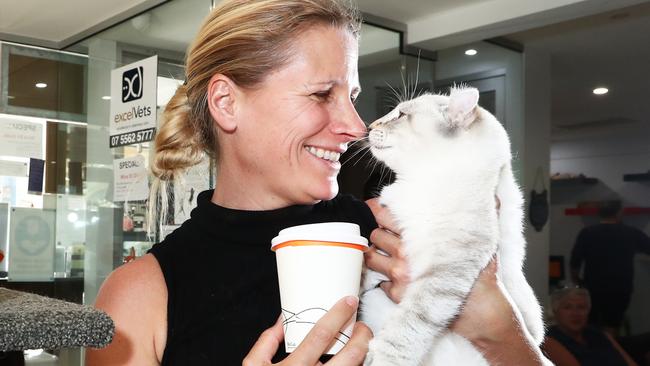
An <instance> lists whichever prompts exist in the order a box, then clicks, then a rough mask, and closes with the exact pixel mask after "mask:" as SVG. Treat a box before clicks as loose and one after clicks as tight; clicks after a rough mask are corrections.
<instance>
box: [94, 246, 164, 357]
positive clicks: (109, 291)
mask: <svg viewBox="0 0 650 366" xmlns="http://www.w3.org/2000/svg"><path fill="white" fill-rule="evenodd" d="M95 307H96V308H98V309H101V310H103V311H105V312H106V313H107V314H108V315H109V316H110V317H111V318H112V319H113V322H114V323H115V335H114V337H113V342H112V343H111V344H110V345H109V346H108V347H106V348H104V349H102V350H95V351H92V352H90V355H89V359H91V360H94V361H95V363H93V364H98V365H103V364H105V363H106V364H108V363H110V362H109V361H116V360H120V361H126V359H125V360H123V358H125V357H126V358H127V359H128V361H129V362H137V361H144V360H153V359H154V358H155V359H157V360H159V361H160V360H161V359H162V353H163V351H164V347H165V343H166V335H167V288H166V286H165V279H164V277H163V274H162V271H161V270H160V266H159V265H158V262H157V260H156V258H155V257H154V256H153V255H151V254H147V255H144V256H143V257H141V258H138V259H137V260H135V261H133V262H130V263H127V264H124V265H122V266H120V267H118V268H116V269H115V270H114V271H113V272H111V273H110V275H109V276H108V277H107V278H106V280H105V281H104V283H103V284H102V286H101V289H100V290H99V293H98V294H97V299H96V301H95ZM143 309H146V311H143ZM129 362H125V363H129ZM143 364H144V363H143Z"/></svg>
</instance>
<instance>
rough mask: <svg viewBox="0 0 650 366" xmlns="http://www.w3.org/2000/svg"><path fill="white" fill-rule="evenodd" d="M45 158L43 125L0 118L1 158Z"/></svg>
mask: <svg viewBox="0 0 650 366" xmlns="http://www.w3.org/2000/svg"><path fill="white" fill-rule="evenodd" d="M3 155H4V156H15V157H20V158H38V159H42V158H43V124H41V123H34V122H27V121H20V120H17V119H16V120H14V119H11V118H6V117H0V156H3Z"/></svg>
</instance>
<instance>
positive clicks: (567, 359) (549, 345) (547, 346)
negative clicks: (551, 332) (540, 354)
mask: <svg viewBox="0 0 650 366" xmlns="http://www.w3.org/2000/svg"><path fill="white" fill-rule="evenodd" d="M542 348H543V349H544V352H545V353H546V354H547V355H548V358H550V359H551V361H553V363H554V364H555V366H580V362H578V360H577V359H576V358H575V357H574V356H573V355H572V354H571V352H569V350H568V349H566V347H564V346H563V345H562V343H560V342H558V341H557V340H556V339H555V338H553V337H546V339H545V340H544V345H543V346H542Z"/></svg>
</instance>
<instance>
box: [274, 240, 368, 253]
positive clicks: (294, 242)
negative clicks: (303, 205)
mask: <svg viewBox="0 0 650 366" xmlns="http://www.w3.org/2000/svg"><path fill="white" fill-rule="evenodd" d="M313 245H320V246H327V247H344V248H351V249H357V250H360V251H362V252H365V251H366V250H368V247H367V246H365V245H361V244H350V243H340V242H336V241H317V240H291V241H287V242H284V243H282V244H278V245H276V246H274V247H273V248H271V249H272V250H273V251H276V250H278V249H280V248H284V247H305V246H313Z"/></svg>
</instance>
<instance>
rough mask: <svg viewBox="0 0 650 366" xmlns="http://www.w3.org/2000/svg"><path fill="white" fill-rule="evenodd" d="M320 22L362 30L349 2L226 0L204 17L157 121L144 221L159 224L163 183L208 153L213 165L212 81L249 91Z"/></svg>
mask: <svg viewBox="0 0 650 366" xmlns="http://www.w3.org/2000/svg"><path fill="white" fill-rule="evenodd" d="M319 24H323V25H330V26H335V27H341V28H344V29H347V30H349V31H350V32H351V34H353V35H354V36H356V37H358V36H359V32H360V29H361V20H360V16H359V13H358V11H357V10H356V8H355V7H354V6H352V4H351V2H349V0H224V1H222V2H221V3H219V4H218V5H217V6H216V7H215V8H214V9H213V10H212V11H211V12H210V14H209V15H208V17H207V18H206V20H205V21H204V23H203V25H202V26H201V28H200V30H199V33H198V35H197V36H196V38H195V39H194V41H193V42H192V43H191V45H190V46H189V48H188V51H187V61H186V81H185V84H183V85H182V86H180V87H179V88H178V89H177V90H176V93H175V94H174V96H173V97H172V98H171V100H170V101H169V103H168V104H167V106H166V108H165V110H164V112H163V114H162V117H161V126H160V128H159V130H158V133H157V135H156V140H155V150H154V156H153V161H152V164H151V172H152V174H153V175H154V182H153V185H152V187H151V194H150V198H149V208H150V210H149V211H150V212H149V219H150V223H151V222H156V221H158V222H160V223H161V225H163V224H165V222H164V221H165V217H166V211H167V207H166V206H167V198H166V196H167V191H168V189H169V186H168V184H167V182H169V181H172V180H173V179H175V178H179V177H180V176H181V175H182V174H181V173H182V172H184V171H185V170H187V169H188V168H189V167H191V166H193V165H196V164H198V163H199V162H200V161H201V160H202V159H203V158H204V157H205V156H206V155H207V156H209V157H210V158H212V159H218V153H219V147H218V138H217V128H216V124H215V123H214V121H213V120H212V117H211V115H210V111H209V109H208V103H207V92H208V83H209V81H210V79H211V78H212V76H213V75H215V74H223V75H225V76H227V77H228V78H230V79H231V80H232V81H233V82H234V83H235V84H237V85H239V86H241V87H245V88H254V87H255V86H256V85H258V84H259V83H261V82H262V81H263V80H264V78H265V76H266V75H268V74H269V73H270V72H272V71H273V70H276V69H278V68H279V67H281V66H283V65H285V64H286V63H287V62H288V61H289V60H290V58H291V56H292V47H291V46H292V42H293V40H295V39H296V38H297V37H298V36H299V35H300V33H301V31H303V30H305V29H307V28H309V27H312V26H314V25H319ZM159 193H160V195H159ZM159 207H160V213H161V216H162V217H161V218H160V219H158V218H157V217H156V214H157V212H158V208H159ZM149 227H150V228H151V225H149Z"/></svg>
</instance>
